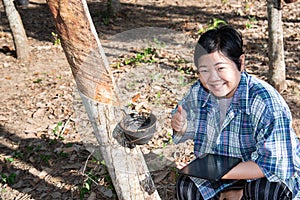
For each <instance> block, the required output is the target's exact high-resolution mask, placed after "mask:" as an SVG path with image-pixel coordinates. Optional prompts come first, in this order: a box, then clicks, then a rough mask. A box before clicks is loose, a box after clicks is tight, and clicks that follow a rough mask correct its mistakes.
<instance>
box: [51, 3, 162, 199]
mask: <svg viewBox="0 0 300 200" xmlns="http://www.w3.org/2000/svg"><path fill="white" fill-rule="evenodd" d="M47 3H48V6H49V8H50V11H51V13H52V15H53V19H54V23H55V26H56V29H57V33H58V35H59V36H60V39H61V42H62V47H63V49H64V52H65V54H66V57H67V60H68V62H69V64H70V66H71V70H72V73H73V76H74V78H75V81H76V83H77V87H78V90H79V93H80V95H81V97H82V100H83V104H84V106H85V109H86V111H87V114H88V116H89V120H90V122H91V124H92V126H93V129H94V133H95V135H96V138H97V141H98V143H99V145H100V152H101V154H102V156H103V158H104V160H105V163H106V166H107V168H108V171H109V174H110V176H111V179H112V181H113V184H114V187H115V190H116V193H117V195H118V198H119V199H136V200H141V199H143V200H144V199H160V197H159V195H158V192H157V190H156V189H155V187H154V183H153V181H152V178H151V176H150V173H149V170H148V168H147V165H146V162H145V160H144V157H143V154H142V152H141V151H140V149H139V148H138V147H135V148H128V147H126V145H124V136H123V134H121V131H120V129H119V126H118V123H119V122H120V120H121V118H122V117H123V114H122V111H121V109H120V108H119V107H118V103H119V102H118V96H117V92H116V91H115V90H116V88H115V84H114V79H113V76H112V74H111V71H110V69H109V65H108V61H107V58H106V56H105V54H104V50H103V48H102V47H101V44H100V41H99V38H98V35H97V33H96V29H95V27H94V25H93V23H92V19H91V17H90V14H89V10H88V7H87V3H86V1H85V0H81V1H80V0H47Z"/></svg>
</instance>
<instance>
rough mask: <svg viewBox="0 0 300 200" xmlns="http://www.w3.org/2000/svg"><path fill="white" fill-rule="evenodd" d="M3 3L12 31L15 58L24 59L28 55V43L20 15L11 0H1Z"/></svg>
mask: <svg viewBox="0 0 300 200" xmlns="http://www.w3.org/2000/svg"><path fill="white" fill-rule="evenodd" d="M3 4H4V7H5V12H6V16H7V18H8V21H9V26H10V29H11V31H12V35H13V40H14V44H15V49H16V54H17V58H18V59H20V60H25V59H27V58H28V56H29V45H28V41H27V36H26V32H25V29H24V26H23V23H22V20H21V17H20V15H19V13H18V11H17V10H16V8H15V6H14V4H13V1H12V0H3Z"/></svg>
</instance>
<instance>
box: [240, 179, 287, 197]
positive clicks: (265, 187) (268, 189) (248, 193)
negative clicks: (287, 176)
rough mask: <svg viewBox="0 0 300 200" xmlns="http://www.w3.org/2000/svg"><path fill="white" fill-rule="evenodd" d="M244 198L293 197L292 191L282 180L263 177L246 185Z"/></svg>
mask: <svg viewBox="0 0 300 200" xmlns="http://www.w3.org/2000/svg"><path fill="white" fill-rule="evenodd" d="M243 199H245V200H256V199H269V200H275V199H276V200H289V199H292V192H291V191H290V190H289V188H288V187H287V186H286V185H285V184H284V183H282V182H270V181H268V179H267V178H261V179H257V180H255V181H251V182H248V183H247V184H246V185H245V188H244V192H243Z"/></svg>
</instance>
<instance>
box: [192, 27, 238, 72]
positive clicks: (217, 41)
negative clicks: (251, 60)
mask: <svg viewBox="0 0 300 200" xmlns="http://www.w3.org/2000/svg"><path fill="white" fill-rule="evenodd" d="M215 51H220V52H222V53H223V54H224V55H225V56H226V57H227V58H228V59H230V60H231V61H233V62H234V63H235V64H236V66H237V68H238V70H239V71H241V60H240V56H241V55H242V54H244V52H243V39H242V34H241V33H240V32H238V31H237V30H235V29H234V28H233V27H231V26H229V25H225V26H221V27H219V28H215V29H212V30H208V31H207V32H205V33H204V34H202V35H201V36H200V38H199V40H198V43H197V45H196V48H195V53H194V63H195V65H196V67H197V68H198V60H199V58H200V56H202V55H204V54H210V53H214V52H215Z"/></svg>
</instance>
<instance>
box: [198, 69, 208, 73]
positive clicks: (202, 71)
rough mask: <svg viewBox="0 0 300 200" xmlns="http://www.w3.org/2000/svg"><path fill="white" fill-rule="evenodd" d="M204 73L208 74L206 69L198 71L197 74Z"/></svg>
mask: <svg viewBox="0 0 300 200" xmlns="http://www.w3.org/2000/svg"><path fill="white" fill-rule="evenodd" d="M205 72H208V70H207V69H200V70H199V73H205Z"/></svg>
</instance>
